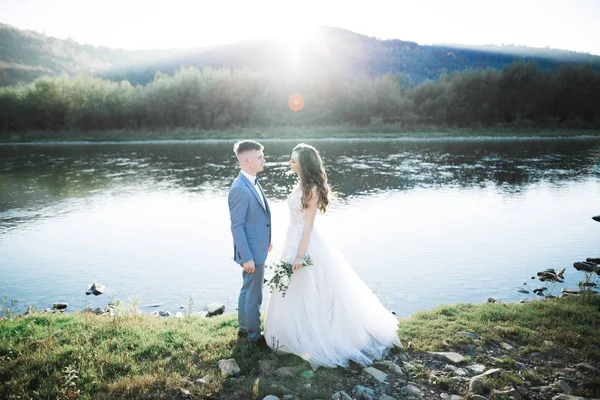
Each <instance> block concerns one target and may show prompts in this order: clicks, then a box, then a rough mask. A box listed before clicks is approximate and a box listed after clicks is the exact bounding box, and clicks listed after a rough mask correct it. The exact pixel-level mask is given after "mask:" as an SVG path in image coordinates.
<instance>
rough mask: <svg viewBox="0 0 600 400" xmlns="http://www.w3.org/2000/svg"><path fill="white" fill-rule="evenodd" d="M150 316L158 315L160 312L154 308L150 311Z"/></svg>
mask: <svg viewBox="0 0 600 400" xmlns="http://www.w3.org/2000/svg"><path fill="white" fill-rule="evenodd" d="M150 316H151V317H160V314H159V313H158V311H156V310H154V311H152V312H151V313H150Z"/></svg>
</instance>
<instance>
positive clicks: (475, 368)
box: [466, 364, 485, 375]
mask: <svg viewBox="0 0 600 400" xmlns="http://www.w3.org/2000/svg"><path fill="white" fill-rule="evenodd" d="M466 368H467V370H468V371H469V372H471V373H472V374H475V375H481V374H483V373H484V372H485V365H482V364H473V365H469V366H467V367H466Z"/></svg>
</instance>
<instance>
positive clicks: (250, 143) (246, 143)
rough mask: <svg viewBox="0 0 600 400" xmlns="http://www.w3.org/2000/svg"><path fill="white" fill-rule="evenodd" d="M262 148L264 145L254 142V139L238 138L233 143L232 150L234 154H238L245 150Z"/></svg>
mask: <svg viewBox="0 0 600 400" xmlns="http://www.w3.org/2000/svg"><path fill="white" fill-rule="evenodd" d="M264 148H265V147H264V146H263V145H262V144H260V143H258V142H255V141H254V140H240V141H239V142H237V143H236V144H234V145H233V152H234V153H235V155H236V156H239V155H240V154H242V153H243V152H245V151H250V150H263V149H264Z"/></svg>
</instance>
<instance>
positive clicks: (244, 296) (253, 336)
mask: <svg viewBox="0 0 600 400" xmlns="http://www.w3.org/2000/svg"><path fill="white" fill-rule="evenodd" d="M264 277H265V264H259V265H256V266H255V270H254V273H252V274H250V273H248V272H246V271H244V272H243V273H242V279H243V282H242V289H241V290H240V297H239V298H238V324H239V326H240V331H243V332H248V339H250V340H251V341H253V342H255V341H257V340H258V339H260V337H261V335H262V334H261V330H260V306H261V304H262V298H263V295H262V288H263V280H264Z"/></svg>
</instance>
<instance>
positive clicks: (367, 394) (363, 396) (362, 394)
mask: <svg viewBox="0 0 600 400" xmlns="http://www.w3.org/2000/svg"><path fill="white" fill-rule="evenodd" d="M352 394H353V395H354V397H356V399H357V400H373V396H375V391H374V390H373V389H369V388H368V387H364V386H362V385H356V386H354V388H353V389H352Z"/></svg>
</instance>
